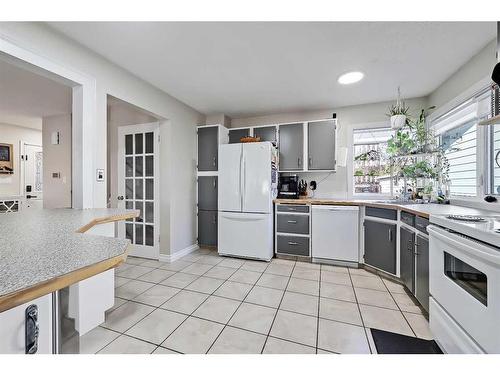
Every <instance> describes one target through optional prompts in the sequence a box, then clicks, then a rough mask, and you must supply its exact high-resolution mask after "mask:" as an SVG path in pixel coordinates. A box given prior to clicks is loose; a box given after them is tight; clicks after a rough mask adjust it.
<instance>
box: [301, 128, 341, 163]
mask: <svg viewBox="0 0 500 375" xmlns="http://www.w3.org/2000/svg"><path fill="white" fill-rule="evenodd" d="M307 127H308V130H307V134H308V140H309V141H308V169H309V170H334V169H335V128H336V123H335V121H334V120H327V121H315V122H309V123H308V124H307Z"/></svg>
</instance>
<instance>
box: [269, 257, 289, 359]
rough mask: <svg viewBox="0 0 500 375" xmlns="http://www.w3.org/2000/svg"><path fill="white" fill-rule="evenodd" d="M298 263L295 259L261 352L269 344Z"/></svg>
mask: <svg viewBox="0 0 500 375" xmlns="http://www.w3.org/2000/svg"><path fill="white" fill-rule="evenodd" d="M296 264H297V261H294V263H293V267H292V271H291V272H290V275H289V276H288V281H287V282H286V285H285V289H284V290H283V295H282V296H281V299H280V302H279V304H278V306H277V307H276V312H275V313H274V317H273V321H272V322H271V326H270V327H269V331H268V332H267V335H266V340H265V341H264V346H263V347H262V350H261V352H260V354H263V353H264V349H265V347H266V345H267V341H268V340H269V336H270V335H271V330H272V329H273V326H274V322H275V321H276V317H277V316H278V313H279V311H280V306H281V303H282V302H283V298H285V293H286V291H287V289H288V285H289V284H290V280H291V279H292V274H293V270H294V269H295V266H296ZM271 337H273V336H271Z"/></svg>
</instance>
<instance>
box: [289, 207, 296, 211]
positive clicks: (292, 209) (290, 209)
mask: <svg viewBox="0 0 500 375" xmlns="http://www.w3.org/2000/svg"><path fill="white" fill-rule="evenodd" d="M288 211H297V210H296V209H295V208H292V207H289V208H288Z"/></svg>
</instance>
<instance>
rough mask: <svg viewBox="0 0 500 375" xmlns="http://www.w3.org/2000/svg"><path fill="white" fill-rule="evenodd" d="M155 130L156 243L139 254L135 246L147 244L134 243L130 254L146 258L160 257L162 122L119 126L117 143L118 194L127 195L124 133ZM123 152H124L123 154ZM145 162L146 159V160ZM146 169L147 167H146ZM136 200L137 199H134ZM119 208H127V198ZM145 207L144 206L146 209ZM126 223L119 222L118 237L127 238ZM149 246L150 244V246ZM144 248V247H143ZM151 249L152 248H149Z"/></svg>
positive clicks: (121, 201)
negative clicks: (145, 251) (147, 251)
mask: <svg viewBox="0 0 500 375" xmlns="http://www.w3.org/2000/svg"><path fill="white" fill-rule="evenodd" d="M151 131H152V132H153V137H154V139H156V142H155V143H154V144H155V146H156V147H155V152H154V153H153V156H154V161H155V162H154V167H153V168H154V172H153V173H154V176H153V177H154V205H153V207H154V228H155V235H154V239H155V245H154V246H153V249H152V251H151V252H149V253H145V254H138V253H135V251H134V246H144V247H145V245H134V244H132V246H131V251H130V253H129V254H130V255H132V256H141V255H142V257H144V258H151V259H156V260H159V259H160V238H161V225H160V216H161V215H160V194H161V193H160V178H161V176H160V122H159V121H158V122H151V123H146V124H136V125H124V126H119V127H118V129H117V132H118V143H117V153H118V155H117V166H116V167H117V170H116V182H117V184H116V187H117V189H116V190H117V195H118V196H120V195H123V196H124V197H125V162H124V160H125V141H124V135H125V134H130V133H134V134H135V133H146V132H151ZM122 153H123V154H122ZM144 162H145V161H144ZM134 165H135V162H134ZM144 170H145V168H144ZM134 201H135V199H134ZM117 206H118V207H119V208H125V199H123V200H119V201H118V202H117ZM144 208H145V207H143V210H144ZM125 223H127V222H126V221H120V222H118V224H117V227H118V230H117V233H118V237H119V238H125ZM148 248H149V246H148ZM143 250H144V249H143ZM147 250H150V249H147Z"/></svg>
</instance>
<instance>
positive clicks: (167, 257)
mask: <svg viewBox="0 0 500 375" xmlns="http://www.w3.org/2000/svg"><path fill="white" fill-rule="evenodd" d="M199 248H200V247H199V246H198V244H193V245H191V246H188V247H185V248H184V249H182V250H179V251H176V252H175V253H173V254H160V259H159V260H160V262H168V263H172V262H175V261H176V260H178V259H180V258H182V257H183V256H186V255H188V254H190V253H192V252H193V251H196V250H198V249H199Z"/></svg>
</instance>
